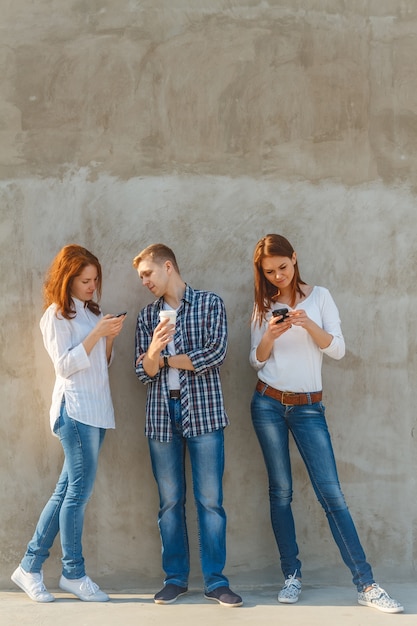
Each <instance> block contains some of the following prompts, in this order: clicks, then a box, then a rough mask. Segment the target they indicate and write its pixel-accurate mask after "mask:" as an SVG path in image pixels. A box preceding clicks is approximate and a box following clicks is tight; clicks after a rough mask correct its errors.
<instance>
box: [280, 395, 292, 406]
mask: <svg viewBox="0 0 417 626" xmlns="http://www.w3.org/2000/svg"><path fill="white" fill-rule="evenodd" d="M281 393H282V395H281V404H283V405H284V406H294V403H292V404H291V402H284V396H294V395H295V394H294V393H293V392H292V391H282V392H281Z"/></svg>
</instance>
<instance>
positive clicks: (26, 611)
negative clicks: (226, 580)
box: [0, 582, 417, 626]
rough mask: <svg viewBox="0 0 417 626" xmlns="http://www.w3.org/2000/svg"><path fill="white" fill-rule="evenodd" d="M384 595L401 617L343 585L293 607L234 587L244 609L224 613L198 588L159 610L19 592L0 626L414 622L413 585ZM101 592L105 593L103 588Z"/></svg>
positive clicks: (133, 597)
mask: <svg viewBox="0 0 417 626" xmlns="http://www.w3.org/2000/svg"><path fill="white" fill-rule="evenodd" d="M384 586H385V587H386V589H387V591H388V592H389V593H390V595H392V596H393V597H395V598H396V599H398V600H399V601H400V602H401V603H402V604H403V605H404V609H405V611H404V613H401V614H394V615H391V614H386V613H381V612H380V611H377V610H375V609H371V608H368V607H363V606H360V605H358V604H357V601H356V593H355V590H354V588H353V587H352V586H351V585H350V586H349V587H348V586H325V585H317V586H309V585H307V584H304V586H303V593H302V595H301V598H300V600H299V602H298V603H297V604H295V605H283V604H279V603H278V602H277V599H276V595H277V589H276V588H275V587H269V586H268V587H265V586H263V587H256V588H253V587H252V588H251V589H249V588H243V587H241V588H239V587H238V586H235V587H234V589H235V590H236V591H237V592H238V593H240V594H241V595H242V597H243V600H244V605H243V606H242V607H241V608H237V609H228V608H224V607H221V606H219V605H218V604H217V603H214V602H209V601H208V600H205V599H204V597H203V595H202V592H201V590H199V589H197V588H191V589H190V591H189V593H188V594H187V595H185V596H183V597H182V598H180V599H179V600H178V601H177V602H176V603H175V604H171V605H167V606H160V605H156V604H155V603H154V602H153V593H139V592H122V593H120V592H117V593H111V592H109V593H110V597H111V601H110V602H107V603H104V604H98V603H91V604H90V603H87V602H80V601H79V600H77V599H76V598H73V597H71V596H70V595H69V594H66V593H63V592H55V591H54V590H53V589H50V591H51V592H52V593H54V595H55V596H56V601H55V602H52V603H49V604H38V603H35V602H32V601H31V600H29V598H27V596H26V595H25V594H24V593H23V592H21V591H19V590H16V591H4V592H0V624H1V625H2V626H73V625H74V624H77V626H93V625H94V626H97V624H100V626H153V625H156V624H157V625H158V626H165V624H166V626H191V625H192V626H196V625H197V626H212V625H213V623H215V624H216V626H226V625H229V624H231V625H233V624H251V625H253V626H255V625H256V626H262V625H264V624H265V625H266V624H284V623H287V622H288V623H290V624H291V626H334V625H335V624H337V626H362V625H363V626H381V625H384V624H388V623H389V624H394V623H395V624H396V623H398V624H400V625H401V626H416V624H417V584H416V583H415V582H406V583H403V582H401V583H400V582H397V583H389V584H388V583H385V582H384ZM106 591H108V590H107V589H106Z"/></svg>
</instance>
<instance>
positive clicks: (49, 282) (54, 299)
mask: <svg viewBox="0 0 417 626" xmlns="http://www.w3.org/2000/svg"><path fill="white" fill-rule="evenodd" d="M87 265H94V267H95V268H96V270H97V287H96V293H97V300H98V301H99V300H100V297H101V283H102V272H101V265H100V262H99V260H98V258H97V257H96V256H94V254H92V253H91V252H89V251H88V250H87V249H86V248H83V247H82V246H78V245H77V244H69V245H68V246H64V247H63V248H62V250H60V252H58V254H57V255H56V257H55V258H54V260H53V261H52V263H51V265H50V267H49V270H48V272H47V274H46V278H45V282H44V285H43V298H44V306H45V309H46V308H48V306H50V305H51V304H56V305H57V313H60V314H61V315H62V316H63V317H65V318H66V319H68V320H69V319H72V318H73V317H75V315H76V312H75V306H74V302H73V299H72V297H71V288H72V284H73V281H74V278H75V277H76V276H79V275H80V274H81V272H82V271H83V269H84V268H85V267H87ZM86 306H87V307H88V308H89V309H90V311H92V313H94V315H99V313H100V307H99V305H98V303H97V302H94V301H93V300H89V301H88V302H87V303H86Z"/></svg>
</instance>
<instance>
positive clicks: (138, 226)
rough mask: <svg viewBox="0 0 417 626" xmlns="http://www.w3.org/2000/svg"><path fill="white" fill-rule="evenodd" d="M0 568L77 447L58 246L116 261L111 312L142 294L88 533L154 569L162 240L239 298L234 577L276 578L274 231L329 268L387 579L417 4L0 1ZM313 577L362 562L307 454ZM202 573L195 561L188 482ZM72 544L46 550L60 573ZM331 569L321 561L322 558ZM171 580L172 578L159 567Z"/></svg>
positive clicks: (335, 385)
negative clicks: (267, 454) (263, 279)
mask: <svg viewBox="0 0 417 626" xmlns="http://www.w3.org/2000/svg"><path fill="white" fill-rule="evenodd" d="M0 32H1V38H0V75H1V77H2V78H1V82H0V211H1V224H0V239H1V246H0V254H1V267H2V280H1V299H0V311H1V320H2V323H1V325H0V333H1V337H0V340H1V353H0V376H1V390H2V391H1V405H0V411H1V419H0V441H1V453H0V479H1V484H2V489H1V491H0V511H1V513H0V519H1V523H0V563H1V566H0V585H1V586H2V587H8V586H10V584H11V583H10V582H9V575H10V572H11V571H12V570H13V569H14V567H15V565H16V564H17V562H18V561H19V560H20V558H21V555H22V552H23V550H24V547H25V544H26V542H27V540H28V539H29V538H30V536H31V533H32V531H33V527H34V524H35V522H36V520H37V517H38V514H39V512H40V510H41V507H42V506H43V504H44V502H45V501H46V499H47V498H48V497H49V494H50V492H51V490H52V488H53V486H54V484H55V480H56V478H57V475H58V472H59V468H60V464H61V461H62V456H61V450H60V445H59V442H58V441H57V440H55V439H54V438H53V437H52V436H51V434H50V431H49V425H48V410H49V403H50V396H51V390H52V385H53V370H52V365H51V363H50V361H49V358H48V356H47V354H46V352H45V350H44V348H43V346H42V341H41V336H40V331H39V327H38V321H39V318H40V315H41V312H42V300H41V287H42V280H43V276H44V272H45V270H46V268H47V266H48V264H49V263H50V261H51V259H52V257H53V256H54V255H55V254H56V252H57V251H58V250H59V248H60V247H61V246H62V245H64V244H66V243H69V242H77V243H81V244H83V245H86V246H87V247H88V248H89V249H91V250H92V251H93V252H94V253H96V254H97V255H98V256H99V258H100V259H101V261H102V264H103V270H104V293H103V299H102V304H103V308H104V310H105V312H118V311H120V310H123V309H125V308H126V309H128V311H129V316H128V319H127V321H126V324H125V328H124V330H123V334H122V336H121V337H120V338H119V339H118V341H117V345H116V360H115V362H114V364H113V366H112V368H111V384H112V391H113V398H114V404H115V408H116V413H117V425H118V428H117V430H116V431H114V432H111V433H109V435H108V437H107V439H106V442H105V446H104V449H103V453H102V457H101V463H100V468H99V474H98V479H97V484H96V489H95V494H94V496H93V499H92V501H91V503H90V505H89V508H88V512H87V520H86V529H85V537H84V546H85V556H86V561H87V568H88V572H89V573H90V575H92V576H93V577H95V578H97V579H98V580H99V581H102V582H103V583H104V584H106V585H107V586H108V587H111V588H113V589H121V588H126V587H129V586H131V587H133V586H134V587H141V588H143V587H146V586H149V585H150V584H159V582H160V580H161V576H162V575H161V572H160V543H159V536H158V531H157V527H156V514H157V495H156V489H155V485H154V482H153V478H152V476H151V472H150V464H149V459H148V451H147V445H146V441H145V438H144V436H143V421H144V418H143V415H144V400H145V392H144V389H143V388H142V386H141V384H140V383H139V381H137V379H136V377H135V374H134V371H133V367H132V361H133V343H134V326H135V317H136V313H137V312H138V310H139V309H140V308H141V307H142V306H144V305H145V304H146V303H147V302H149V296H148V295H147V293H145V291H144V290H143V288H142V287H141V286H140V283H139V280H138V278H137V275H136V273H135V271H134V270H133V268H132V266H131V260H132V258H133V256H134V255H135V254H136V253H137V252H138V251H139V250H140V249H141V248H142V247H144V246H145V245H147V244H149V243H152V242H156V241H163V242H165V243H167V244H168V245H170V246H172V247H173V248H174V250H175V251H176V252H177V256H178V261H179V263H180V267H181V269H182V274H183V277H184V278H185V279H186V280H187V282H189V283H190V284H192V285H193V286H195V287H200V288H207V289H212V290H214V291H216V292H217V293H219V294H220V295H221V296H223V298H224V299H225V302H226V306H227V311H228V318H229V326H230V347H229V353H228V358H227V361H226V364H225V365H224V367H223V374H222V378H223V384H224V392H225V397H226V403H227V407H228V412H229V415H230V418H231V422H232V425H231V426H230V427H229V428H228V429H227V431H226V445H227V449H226V454H227V457H226V475H225V505H226V510H227V513H228V519H229V525H228V566H227V573H228V574H229V575H230V577H231V581H232V583H233V582H236V581H238V580H239V581H240V582H241V583H243V582H247V583H248V584H249V583H252V582H254V581H262V582H277V581H278V580H280V579H281V575H280V573H279V567H278V559H277V556H276V549H275V544H274V541H273V537H272V531H271V529H270V522H269V510H268V502H267V484H266V476H265V470H264V466H263V461H262V459H261V455H260V451H259V448H258V444H257V441H256V439H255V436H254V433H253V430H252V426H251V423H250V416H249V402H250V397H251V394H252V390H253V388H254V384H255V380H256V377H255V373H254V372H253V371H252V370H251V369H250V367H249V364H248V350H249V317H250V312H251V306H252V291H253V288H252V267H251V257H252V251H253V247H254V245H255V243H256V241H257V240H258V239H259V238H260V237H261V236H263V235H264V234H265V233H267V232H280V233H282V234H284V235H286V236H287V237H288V238H289V239H290V240H291V241H292V242H293V244H294V246H295V248H296V250H297V252H298V255H299V260H300V265H301V271H302V276H303V278H304V280H306V281H308V282H311V283H313V284H322V285H325V286H327V287H328V288H329V289H330V290H331V292H332V294H333V296H334V298H335V300H336V302H337V304H338V306H339V309H340V313H341V317H342V324H343V330H344V333H345V338H346V342H347V348H348V350H347V355H346V357H345V358H344V359H343V360H342V361H340V362H331V361H326V362H325V366H324V384H325V404H326V406H327V411H328V421H329V425H330V428H331V431H332V434H333V440H334V446H335V451H336V456H337V458H338V464H339V471H340V478H341V482H342V486H343V488H344V492H345V495H346V497H347V500H348V503H349V505H350V508H351V511H352V513H353V516H354V518H355V521H356V523H357V527H358V531H359V533H360V536H361V538H362V541H363V543H364V547H365V549H366V552H367V554H368V557H369V559H370V560H371V562H372V564H373V565H374V568H375V573H376V575H377V578H379V579H380V580H381V579H383V578H384V576H385V577H389V576H394V575H395V577H396V578H398V576H404V577H407V576H414V577H415V563H416V558H417V547H416V535H417V528H416V520H417V499H416V493H417V485H416V476H417V471H416V470H417V460H416V451H417V445H416V438H417V430H416V411H415V405H414V396H415V384H416V374H417V358H416V333H415V328H416V323H417V313H416V311H417V306H416V305H417V303H416V287H415V286H416V279H417V276H416V273H417V269H416V268H417V264H416V261H417V253H416V247H415V235H416V230H417V228H416V208H415V199H416V198H415V194H416V188H417V176H416V165H417V156H416V154H417V153H416V150H415V146H416V138H417V84H416V80H415V59H416V57H417V4H416V3H415V2H414V1H413V0H392V1H390V0H369V1H367V2H363V1H359V0H350V1H349V2H342V1H337V0H327V1H326V0H303V1H302V2H301V0H300V1H298V0H275V1H274V0H270V1H269V2H268V1H263V2H259V1H258V0H246V1H244V0H235V1H227V0H217V1H215V0H211V1H210V0H182V1H180V0H166V1H162V0H143V1H141V0H130V1H129V2H127V1H124V0H118V1H117V2H116V0H101V1H100V2H99V1H97V2H96V1H95V0H92V1H91V2H86V1H82V0H76V1H75V0H69V1H68V2H65V3H63V2H62V1H61V0H38V1H37V2H36V3H33V2H32V1H31V0H14V1H13V2H9V1H7V0H0ZM294 475H295V503H294V510H295V515H296V521H297V526H298V536H299V544H300V549H301V556H302V559H303V561H304V567H305V575H306V576H308V572H310V573H311V574H314V576H320V578H321V580H324V581H328V582H334V581H335V580H341V581H347V580H349V579H350V574H349V572H348V571H347V569H346V568H345V567H344V565H343V564H342V563H341V560H340V557H339V554H338V552H337V550H336V548H335V546H334V544H333V542H332V540H331V535H330V532H329V530H328V527H327V522H326V519H325V516H324V514H323V513H322V511H321V509H320V507H319V505H318V504H317V502H316V501H315V498H314V496H313V494H312V489H311V487H310V484H309V481H308V479H307V477H306V473H305V470H304V468H303V466H302V464H301V462H300V460H299V457H298V455H294ZM189 520H190V525H191V528H192V533H191V535H192V537H191V541H192V547H193V562H192V567H193V572H192V573H193V576H194V577H195V579H196V581H197V583H198V584H199V581H200V571H199V563H198V550H197V542H196V537H195V534H196V532H195V526H196V525H195V512H194V508H193V504H192V497H191V490H190V497H189ZM59 555H60V550H59V542H58V544H57V546H55V548H54V550H53V552H52V556H51V559H50V560H49V562H48V564H47V565H46V567H45V577H46V581H47V583H48V584H50V585H51V587H53V586H56V583H57V577H58V575H59V571H60V564H59ZM313 580H315V579H313ZM156 581H158V582H156Z"/></svg>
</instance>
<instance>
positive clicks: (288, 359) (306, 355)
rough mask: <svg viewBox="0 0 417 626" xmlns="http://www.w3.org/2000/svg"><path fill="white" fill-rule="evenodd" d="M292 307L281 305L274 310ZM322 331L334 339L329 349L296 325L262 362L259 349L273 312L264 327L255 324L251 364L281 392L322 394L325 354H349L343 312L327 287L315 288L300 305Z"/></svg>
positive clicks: (263, 323)
mask: <svg viewBox="0 0 417 626" xmlns="http://www.w3.org/2000/svg"><path fill="white" fill-rule="evenodd" d="M283 306H285V307H288V308H289V309H291V307H289V306H288V305H287V304H285V305H284V304H280V303H279V302H277V303H276V304H275V305H274V307H273V308H274V309H279V308H281V307H283ZM297 308H298V309H303V310H304V311H305V312H306V314H307V315H308V317H309V318H310V319H312V320H313V321H314V322H315V323H316V324H317V325H318V326H320V328H323V329H324V330H325V331H326V332H328V333H329V334H330V335H332V336H333V339H332V341H331V343H330V345H329V346H328V347H327V348H323V349H321V348H319V347H318V345H317V344H316V343H315V341H313V339H312V338H311V337H310V335H309V334H308V332H307V331H306V330H305V329H304V328H301V327H300V326H292V327H291V328H290V329H289V330H287V332H286V333H284V334H283V335H281V336H280V337H279V338H278V339H276V340H275V342H274V345H273V348H272V352H271V354H270V356H269V358H268V359H267V360H266V361H258V360H257V358H256V349H257V347H258V345H259V343H260V341H261V339H262V337H263V334H264V333H265V330H266V327H267V323H268V321H269V320H270V319H271V315H272V313H271V311H269V312H268V313H267V315H266V320H263V321H262V323H261V326H259V324H258V322H256V321H252V328H251V351H250V359H249V360H250V363H251V365H252V367H253V368H254V369H255V370H256V371H257V372H258V378H259V380H261V381H262V382H264V383H266V384H267V385H270V386H271V387H274V388H275V389H279V390H280V391H294V392H312V391H321V389H322V377H321V367H322V362H323V354H327V355H328V356H330V357H332V358H333V359H341V358H342V357H343V356H344V354H345V340H344V338H343V335H342V329H341V327H340V318H339V311H338V309H337V307H336V304H335V303H334V300H333V298H332V297H331V295H330V292H329V291H328V289H326V288H325V287H314V288H313V290H312V292H311V293H310V295H309V296H308V297H307V298H306V299H305V300H303V301H302V302H300V303H299V304H297V305H296V306H295V309H297Z"/></svg>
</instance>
